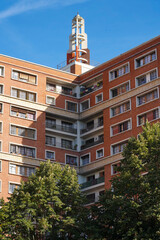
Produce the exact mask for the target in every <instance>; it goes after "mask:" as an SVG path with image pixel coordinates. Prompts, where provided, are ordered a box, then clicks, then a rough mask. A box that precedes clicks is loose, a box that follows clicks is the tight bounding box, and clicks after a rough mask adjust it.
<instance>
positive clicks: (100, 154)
mask: <svg viewBox="0 0 160 240" xmlns="http://www.w3.org/2000/svg"><path fill="white" fill-rule="evenodd" d="M103 156H104V148H101V149H98V150H97V151H96V158H101V157H103Z"/></svg>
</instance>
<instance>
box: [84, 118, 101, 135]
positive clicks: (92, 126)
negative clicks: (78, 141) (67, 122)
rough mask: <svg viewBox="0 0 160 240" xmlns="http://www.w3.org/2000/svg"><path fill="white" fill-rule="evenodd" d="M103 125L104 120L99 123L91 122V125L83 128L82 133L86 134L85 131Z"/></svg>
mask: <svg viewBox="0 0 160 240" xmlns="http://www.w3.org/2000/svg"><path fill="white" fill-rule="evenodd" d="M101 126H103V121H101V122H99V123H98V124H91V125H90V126H87V127H86V128H84V129H81V134H84V133H86V132H89V131H91V130H94V129H97V128H99V127H101Z"/></svg>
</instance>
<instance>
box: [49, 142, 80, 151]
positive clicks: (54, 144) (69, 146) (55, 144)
mask: <svg viewBox="0 0 160 240" xmlns="http://www.w3.org/2000/svg"><path fill="white" fill-rule="evenodd" d="M45 144H46V145H48V146H51V147H58V148H65V149H69V150H77V144H75V145H73V144H72V143H61V142H52V143H51V142H47V141H46V143H45Z"/></svg>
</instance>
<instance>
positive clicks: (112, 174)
mask: <svg viewBox="0 0 160 240" xmlns="http://www.w3.org/2000/svg"><path fill="white" fill-rule="evenodd" d="M119 163H121V161H117V162H114V163H112V164H111V176H114V175H117V174H118V172H117V173H113V166H114V165H115V164H119Z"/></svg>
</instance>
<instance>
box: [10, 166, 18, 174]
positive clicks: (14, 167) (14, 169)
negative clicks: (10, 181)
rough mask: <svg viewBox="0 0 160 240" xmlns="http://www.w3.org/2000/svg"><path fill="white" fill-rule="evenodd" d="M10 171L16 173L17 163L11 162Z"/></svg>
mask: <svg viewBox="0 0 160 240" xmlns="http://www.w3.org/2000/svg"><path fill="white" fill-rule="evenodd" d="M9 173H11V174H16V165H15V164H11V163H10V164H9Z"/></svg>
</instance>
